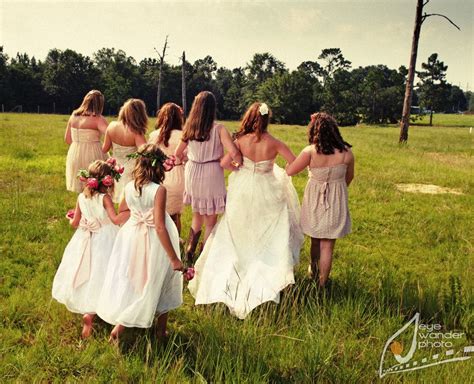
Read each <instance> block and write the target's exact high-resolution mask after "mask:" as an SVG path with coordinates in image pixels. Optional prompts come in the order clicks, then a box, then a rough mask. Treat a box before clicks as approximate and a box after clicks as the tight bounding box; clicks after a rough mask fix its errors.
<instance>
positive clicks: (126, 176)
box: [112, 143, 137, 203]
mask: <svg viewBox="0 0 474 384" xmlns="http://www.w3.org/2000/svg"><path fill="white" fill-rule="evenodd" d="M136 151H137V147H136V146H134V145H132V146H125V145H120V144H117V143H112V155H113V157H115V159H116V160H117V163H118V164H120V165H123V167H124V171H123V173H122V177H121V178H120V180H119V181H118V182H116V183H115V188H114V197H113V201H114V203H120V201H121V200H122V198H123V190H124V188H125V186H126V185H127V183H128V182H129V181H131V180H132V172H133V168H135V164H136V160H134V159H128V158H127V156H128V155H130V154H132V153H134V152H136Z"/></svg>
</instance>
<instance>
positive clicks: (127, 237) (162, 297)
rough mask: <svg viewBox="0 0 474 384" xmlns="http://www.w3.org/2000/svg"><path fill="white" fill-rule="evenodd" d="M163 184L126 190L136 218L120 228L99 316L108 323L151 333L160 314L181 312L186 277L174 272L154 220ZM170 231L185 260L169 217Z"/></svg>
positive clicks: (131, 211)
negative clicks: (177, 310)
mask: <svg viewBox="0 0 474 384" xmlns="http://www.w3.org/2000/svg"><path fill="white" fill-rule="evenodd" d="M158 188H160V185H158V184H155V183H149V184H146V185H144V186H143V188H142V195H141V196H139V194H138V192H137V191H136V190H135V185H134V182H133V181H131V182H129V183H128V184H127V185H126V186H125V190H124V191H125V200H126V202H127V205H128V207H129V208H130V219H129V220H128V221H127V222H126V223H125V224H124V225H123V226H122V228H120V231H119V233H118V235H117V239H116V240H115V244H114V248H113V250H112V255H111V257H110V263H109V266H108V268H107V273H106V275H105V279H104V284H103V287H102V292H101V294H100V299H99V304H98V310H97V314H98V315H99V316H100V317H101V318H102V319H103V320H105V321H106V322H108V323H110V324H113V325H117V324H121V325H124V326H126V327H138V328H149V327H151V325H152V323H153V319H154V317H155V316H156V315H161V314H163V313H166V312H168V311H170V310H172V309H174V308H177V307H179V306H180V305H181V304H182V302H183V299H182V287H183V277H182V274H181V272H179V271H174V270H173V269H172V267H171V263H170V261H169V258H168V255H167V254H166V251H165V250H164V248H163V246H162V245H161V242H160V239H159V238H158V235H157V233H156V231H155V226H154V221H153V205H154V201H155V195H156V192H157V190H158ZM165 217H166V229H167V230H168V233H169V235H170V239H171V243H172V244H173V248H174V250H175V252H176V254H177V255H178V257H179V236H178V230H177V229H176V226H175V224H174V223H173V220H171V217H170V216H169V215H168V214H167V213H165Z"/></svg>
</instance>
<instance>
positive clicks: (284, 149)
mask: <svg viewBox="0 0 474 384" xmlns="http://www.w3.org/2000/svg"><path fill="white" fill-rule="evenodd" d="M276 142H277V151H278V153H279V154H280V155H281V156H282V157H283V158H284V159H285V160H286V162H287V163H288V164H291V163H292V162H293V161H295V159H296V156H295V155H294V153H293V152H292V151H291V149H290V148H289V147H288V145H286V144H285V143H284V142H283V141H280V140H276Z"/></svg>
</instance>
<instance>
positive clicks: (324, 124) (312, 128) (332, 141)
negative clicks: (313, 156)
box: [308, 112, 352, 155]
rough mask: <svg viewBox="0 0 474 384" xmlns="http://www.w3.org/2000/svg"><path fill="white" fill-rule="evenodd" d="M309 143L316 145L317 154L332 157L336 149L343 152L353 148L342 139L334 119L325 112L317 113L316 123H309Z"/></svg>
mask: <svg viewBox="0 0 474 384" xmlns="http://www.w3.org/2000/svg"><path fill="white" fill-rule="evenodd" d="M308 141H309V144H314V145H315V147H316V152H318V153H322V154H324V155H332V154H333V153H334V150H335V149H337V150H339V151H340V152H342V151H347V148H348V147H349V148H350V147H352V145H350V144H349V143H348V142H347V141H344V139H343V138H342V135H341V132H339V127H338V126H337V122H336V120H335V119H334V117H332V116H331V115H330V114H328V113H325V112H318V113H316V118H315V119H314V121H311V122H310V123H309V125H308Z"/></svg>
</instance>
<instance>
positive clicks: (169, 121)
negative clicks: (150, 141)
mask: <svg viewBox="0 0 474 384" xmlns="http://www.w3.org/2000/svg"><path fill="white" fill-rule="evenodd" d="M155 129H160V134H159V136H158V139H157V141H156V143H157V144H164V145H165V147H168V144H169V140H170V136H171V131H172V130H174V129H176V130H178V131H181V130H182V129H183V110H182V109H181V107H180V106H179V105H176V104H175V103H166V104H165V105H163V106H162V107H161V108H160V111H159V112H158V114H157V116H156V124H155Z"/></svg>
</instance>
